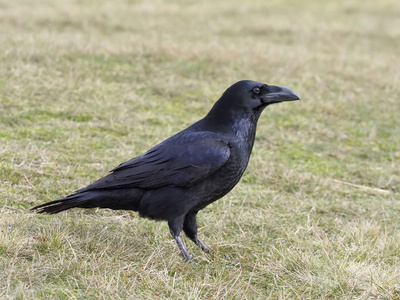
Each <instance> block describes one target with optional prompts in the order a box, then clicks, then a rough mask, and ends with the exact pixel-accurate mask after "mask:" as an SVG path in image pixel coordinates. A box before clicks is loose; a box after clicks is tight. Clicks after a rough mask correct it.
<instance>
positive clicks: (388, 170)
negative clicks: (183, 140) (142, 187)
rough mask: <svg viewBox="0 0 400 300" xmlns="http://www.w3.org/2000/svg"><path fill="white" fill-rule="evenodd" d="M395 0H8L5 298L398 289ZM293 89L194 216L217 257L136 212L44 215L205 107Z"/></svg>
mask: <svg viewBox="0 0 400 300" xmlns="http://www.w3.org/2000/svg"><path fill="white" fill-rule="evenodd" d="M399 13H400V4H399V3H398V2H396V1H384V2H382V1H381V2H362V1H336V2H332V1H331V2H326V1H313V0H309V1H303V2H299V1H289V0H286V1H268V3H267V2H265V1H255V0H251V1H245V2H244V1H220V2H216V1H201V2H193V1H172V2H171V1H161V0H160V1H152V2H151V3H148V2H145V1H79V0H75V1H72V0H68V1H46V0H39V1H34V2H32V1H27V0H16V1H4V0H1V1H0V30H1V34H0V66H1V67H0V93H1V94H0V184H1V188H0V199H1V200H0V215H1V217H0V269H1V270H4V271H3V272H0V298H5V299H37V298H49V299H63V298H65V299H83V298H85V299H86V298H89V299H90V298H93V299H110V298H112V299H127V298H128V299H151V298H178V299H203V298H204V299H221V298H224V299H225V298H226V299H233V298H235V299H261V298H262V299H265V298H270V299H290V298H297V299H304V298H310V299H327V298H343V299H350V298H351V299H370V298H380V299H396V298H397V299H398V298H400V260H399V257H400V244H399V240H400V227H399V224H400V223H399V221H398V219H399V217H398V216H399V213H400V201H399V200H400V197H399V192H400V171H399V162H400V152H399V149H400V139H399V138H398V137H399V136H400V121H399V115H400V101H399V99H400V88H399V84H398V83H399V82H400V69H399V67H398V66H399V65H400V58H399V55H398V50H399V49H400V19H399V18H398V15H399ZM240 79H253V80H258V81H263V82H266V83H271V84H279V85H285V86H287V87H290V88H293V89H294V90H296V91H297V92H298V93H299V94H300V95H301V96H302V99H303V101H301V102H296V103H284V104H280V105H276V106H273V107H270V108H268V109H267V110H266V111H265V113H264V115H263V116H262V118H261V120H260V123H259V130H258V135H257V141H256V145H255V149H254V152H253V156H252V159H251V163H250V165H249V168H248V171H247V172H246V174H245V176H244V178H243V180H242V181H241V183H240V184H239V185H238V187H237V188H236V189H235V190H234V191H233V192H232V193H230V194H229V195H228V196H227V197H225V198H223V199H221V200H220V201H218V202H216V203H215V204H213V205H211V206H210V207H208V208H207V209H205V210H204V211H202V212H201V213H200V215H199V223H200V226H201V228H200V235H201V236H202V239H203V240H204V241H205V242H206V243H207V244H208V245H209V246H210V247H211V248H212V250H213V254H212V255H206V254H203V253H201V251H200V250H199V249H197V248H196V247H195V246H194V245H191V243H189V242H187V240H185V242H186V244H187V246H188V248H189V251H190V253H191V254H193V256H194V258H195V259H196V260H197V261H200V262H201V265H200V266H192V265H189V264H185V263H183V262H182V260H181V257H180V255H179V253H178V249H177V247H176V245H175V243H174V241H173V240H172V239H171V238H170V236H169V232H168V229H167V225H166V224H165V223H156V222H152V221H149V220H144V219H139V218H138V216H137V215H136V214H135V213H128V212H112V211H107V210H98V211H97V210H86V211H83V210H77V209H76V210H72V211H68V212H66V213H62V214H60V215H57V216H41V215H35V214H32V213H31V212H30V211H29V210H28V208H30V207H32V206H33V205H36V204H39V203H42V202H43V201H48V200H51V199H56V198H59V197H62V196H64V195H66V194H68V193H71V192H73V191H74V190H76V189H77V188H80V187H82V186H84V185H86V184H88V183H90V182H91V181H93V180H95V179H97V178H98V177H99V176H101V175H104V174H106V173H107V171H108V170H109V169H111V168H112V167H115V166H116V165H117V164H118V163H120V162H123V161H125V160H127V159H129V158H131V157H133V156H135V155H138V154H140V153H142V152H143V151H145V150H147V149H148V148H149V147H151V146H152V145H154V144H156V143H157V142H159V141H161V140H163V139H164V138H166V137H168V136H170V135H171V134H173V133H174V132H177V131H179V130H181V129H183V128H185V126H187V125H189V124H191V123H192V122H193V121H195V120H198V119H199V118H201V117H202V116H203V115H204V114H205V113H206V112H207V111H208V109H209V108H210V106H211V105H212V103H213V102H214V101H215V100H216V99H217V98H218V97H219V95H220V94H221V93H222V91H223V90H224V89H225V88H226V87H228V86H229V85H230V84H232V83H234V82H235V81H237V80H240Z"/></svg>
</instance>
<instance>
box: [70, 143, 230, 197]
mask: <svg viewBox="0 0 400 300" xmlns="http://www.w3.org/2000/svg"><path fill="white" fill-rule="evenodd" d="M185 140H186V142H185V141H181V142H180V143H162V144H159V145H157V146H155V147H154V148H152V149H151V150H149V151H148V152H146V153H145V154H143V155H140V156H138V157H135V158H133V159H131V160H129V161H127V162H125V163H123V164H121V165H120V166H118V167H117V168H115V169H113V170H112V171H111V173H110V174H109V175H107V176H105V177H103V178H101V179H99V180H98V181H96V182H94V183H92V184H91V185H89V186H87V187H86V188H83V189H80V190H78V191H77V192H84V191H89V190H101V189H115V188H143V189H151V188H158V187H162V186H177V187H190V186H191V185H193V184H195V183H197V182H200V181H202V180H204V179H206V178H207V177H208V176H210V175H211V174H212V173H214V172H215V171H217V170H218V169H219V168H221V167H222V166H223V165H224V164H225V163H226V162H227V160H228V159H229V156H230V147H229V145H228V143H226V142H224V141H223V140H221V139H218V138H214V137H208V138H200V139H196V138H188V139H185Z"/></svg>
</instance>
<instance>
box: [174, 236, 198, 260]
mask: <svg viewBox="0 0 400 300" xmlns="http://www.w3.org/2000/svg"><path fill="white" fill-rule="evenodd" d="M174 239H175V241H176V243H177V244H178V247H179V250H181V253H182V256H183V259H184V260H185V261H188V262H191V263H194V261H193V259H192V258H191V257H190V255H189V253H188V252H187V250H186V248H185V245H184V244H183V242H182V239H181V237H180V236H179V235H178V236H174Z"/></svg>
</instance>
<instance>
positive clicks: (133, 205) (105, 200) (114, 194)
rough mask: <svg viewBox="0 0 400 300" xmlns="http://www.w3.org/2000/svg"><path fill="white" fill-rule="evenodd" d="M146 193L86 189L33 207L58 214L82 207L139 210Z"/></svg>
mask: <svg viewBox="0 0 400 300" xmlns="http://www.w3.org/2000/svg"><path fill="white" fill-rule="evenodd" d="M143 194H144V191H143V190H140V189H113V190H99V191H84V192H80V193H79V192H78V193H76V194H73V195H69V196H67V197H65V198H62V199H58V200H54V201H51V202H47V203H44V204H41V205H38V206H35V207H33V208H31V210H34V211H36V212H37V213H39V214H43V213H47V214H57V213H59V212H62V211H64V210H67V209H70V208H73V207H80V208H93V207H100V208H111V209H126V210H134V211H138V210H139V207H140V200H141V198H142V196H143Z"/></svg>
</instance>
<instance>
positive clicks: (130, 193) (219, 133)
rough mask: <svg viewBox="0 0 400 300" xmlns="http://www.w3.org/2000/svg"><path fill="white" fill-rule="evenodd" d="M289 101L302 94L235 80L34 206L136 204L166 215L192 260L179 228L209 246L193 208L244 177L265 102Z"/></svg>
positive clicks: (154, 215)
mask: <svg viewBox="0 0 400 300" xmlns="http://www.w3.org/2000/svg"><path fill="white" fill-rule="evenodd" d="M293 100H300V97H299V96H298V95H297V94H296V93H295V92H294V91H292V90H290V89H288V88H285V87H279V86H273V85H267V84H262V83H259V82H255V81H250V80H243V81H239V82H237V83H235V84H234V85H232V86H231V87H229V88H228V89H227V90H226V91H225V92H224V93H223V94H222V96H221V98H220V99H219V100H218V101H217V102H216V103H215V104H214V106H213V107H212V109H211V110H210V112H209V113H208V114H207V115H206V116H205V117H204V118H203V119H201V120H200V121H198V122H196V123H194V124H193V125H191V126H189V127H188V128H186V129H185V130H183V131H181V132H179V133H177V134H175V135H173V136H172V137H170V138H168V139H166V140H165V141H163V142H162V143H160V144H158V145H156V146H155V147H153V148H152V149H150V150H149V151H147V152H146V153H144V154H142V155H140V156H138V157H135V158H132V159H131V160H129V161H127V162H124V163H122V164H121V165H119V166H118V167H117V168H115V169H113V170H112V171H111V172H110V174H108V175H107V176H105V177H103V178H101V179H99V180H97V181H96V182H94V183H92V184H90V185H88V186H87V187H85V188H82V189H80V190H77V191H76V192H75V193H74V194H72V195H70V196H67V197H65V198H62V199H59V200H55V201H51V202H48V203H44V204H42V205H39V206H36V207H34V208H32V209H33V210H37V212H39V213H49V214H56V213H59V212H61V211H64V210H67V209H70V208H73V207H80V208H93V207H101V208H111V209H125V210H133V211H138V212H139V214H140V216H142V217H146V218H150V219H154V220H165V221H168V226H169V228H170V232H171V235H172V236H173V237H174V239H175V241H176V243H177V244H178V247H179V249H180V251H181V253H182V255H183V257H184V259H185V260H187V261H191V262H193V261H192V258H191V257H190V255H189V253H188V252H187V251H186V249H185V246H184V245H183V243H182V240H181V238H180V236H179V234H180V233H181V231H182V230H183V231H184V232H185V234H186V236H187V237H188V238H189V239H191V240H192V241H193V242H194V243H196V244H197V245H198V246H199V247H200V248H201V249H202V250H203V251H206V252H209V251H210V249H209V248H208V247H207V246H206V245H205V244H204V243H203V242H202V241H201V240H200V239H199V238H198V237H197V222H196V216H197V213H198V212H199V210H201V209H203V208H205V207H206V206H207V205H209V204H211V203H212V202H214V201H216V200H218V199H220V198H221V197H222V196H224V195H225V194H227V193H228V192H229V191H230V190H232V188H233V187H234V186H235V185H236V184H237V183H238V181H239V180H240V178H241V177H242V174H243V172H244V171H245V169H246V167H247V164H248V162H249V158H250V154H251V150H252V148H253V144H254V138H255V135H256V126H257V121H258V118H259V117H260V115H261V112H262V111H263V110H264V108H265V107H267V106H268V105H270V104H274V103H279V102H283V101H293Z"/></svg>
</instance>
